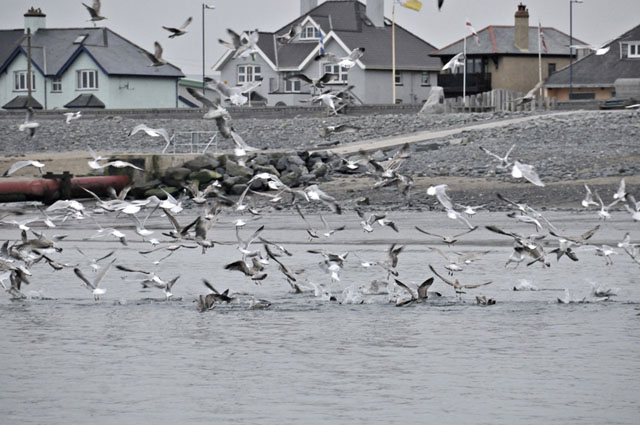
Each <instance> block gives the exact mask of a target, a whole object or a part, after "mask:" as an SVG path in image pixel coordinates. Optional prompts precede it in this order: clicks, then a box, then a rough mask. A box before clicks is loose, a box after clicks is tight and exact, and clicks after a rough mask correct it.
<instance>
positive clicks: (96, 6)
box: [82, 0, 107, 27]
mask: <svg viewBox="0 0 640 425" xmlns="http://www.w3.org/2000/svg"><path fill="white" fill-rule="evenodd" d="M82 5H83V6H84V7H86V8H87V11H88V12H89V14H90V15H91V18H89V21H91V22H93V26H94V27H95V26H96V22H97V21H102V20H104V19H107V18H106V17H104V16H100V7H101V4H100V0H93V5H92V6H87V5H86V4H84V3H82Z"/></svg>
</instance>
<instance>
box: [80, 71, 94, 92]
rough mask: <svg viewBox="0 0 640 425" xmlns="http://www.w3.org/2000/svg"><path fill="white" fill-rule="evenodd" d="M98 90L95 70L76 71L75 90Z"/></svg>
mask: <svg viewBox="0 0 640 425" xmlns="http://www.w3.org/2000/svg"><path fill="white" fill-rule="evenodd" d="M97 88H98V71H97V70H95V69H80V70H78V71H76V89H78V90H95V89H97Z"/></svg>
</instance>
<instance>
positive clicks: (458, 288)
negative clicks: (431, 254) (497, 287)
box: [429, 264, 493, 296]
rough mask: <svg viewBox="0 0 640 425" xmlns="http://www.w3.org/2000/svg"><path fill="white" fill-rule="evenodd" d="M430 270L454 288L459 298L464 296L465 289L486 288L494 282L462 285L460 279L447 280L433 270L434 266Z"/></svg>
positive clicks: (430, 266)
mask: <svg viewBox="0 0 640 425" xmlns="http://www.w3.org/2000/svg"><path fill="white" fill-rule="evenodd" d="M429 268H430V269H431V271H432V272H433V273H434V274H435V275H436V276H438V277H439V278H440V279H441V280H442V281H443V282H444V283H446V284H447V285H450V286H453V288H454V289H455V290H456V294H457V295H458V296H460V295H461V294H464V293H465V292H464V289H473V288H478V287H480V286H485V285H488V284H490V283H491V282H493V281H491V280H490V281H488V282H484V283H477V284H462V283H460V281H459V280H458V279H456V280H450V279H447V278H446V277H444V276H442V275H441V274H439V273H438V272H437V271H436V269H434V268H433V266H432V265H431V264H429Z"/></svg>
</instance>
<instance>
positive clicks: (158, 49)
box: [153, 41, 162, 61]
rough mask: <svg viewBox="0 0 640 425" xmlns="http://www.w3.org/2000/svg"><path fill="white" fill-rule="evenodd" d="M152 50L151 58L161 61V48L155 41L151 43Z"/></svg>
mask: <svg viewBox="0 0 640 425" xmlns="http://www.w3.org/2000/svg"><path fill="white" fill-rule="evenodd" d="M153 48H154V50H153V56H154V57H155V58H156V60H158V61H160V60H161V59H162V46H161V45H160V43H158V42H157V41H156V42H154V43H153Z"/></svg>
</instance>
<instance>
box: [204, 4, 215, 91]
mask: <svg viewBox="0 0 640 425" xmlns="http://www.w3.org/2000/svg"><path fill="white" fill-rule="evenodd" d="M215 8H216V7H215V6H213V5H210V4H205V3H202V95H203V96H204V95H205V94H206V93H205V89H206V87H207V83H206V82H205V81H204V10H205V9H215Z"/></svg>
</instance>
